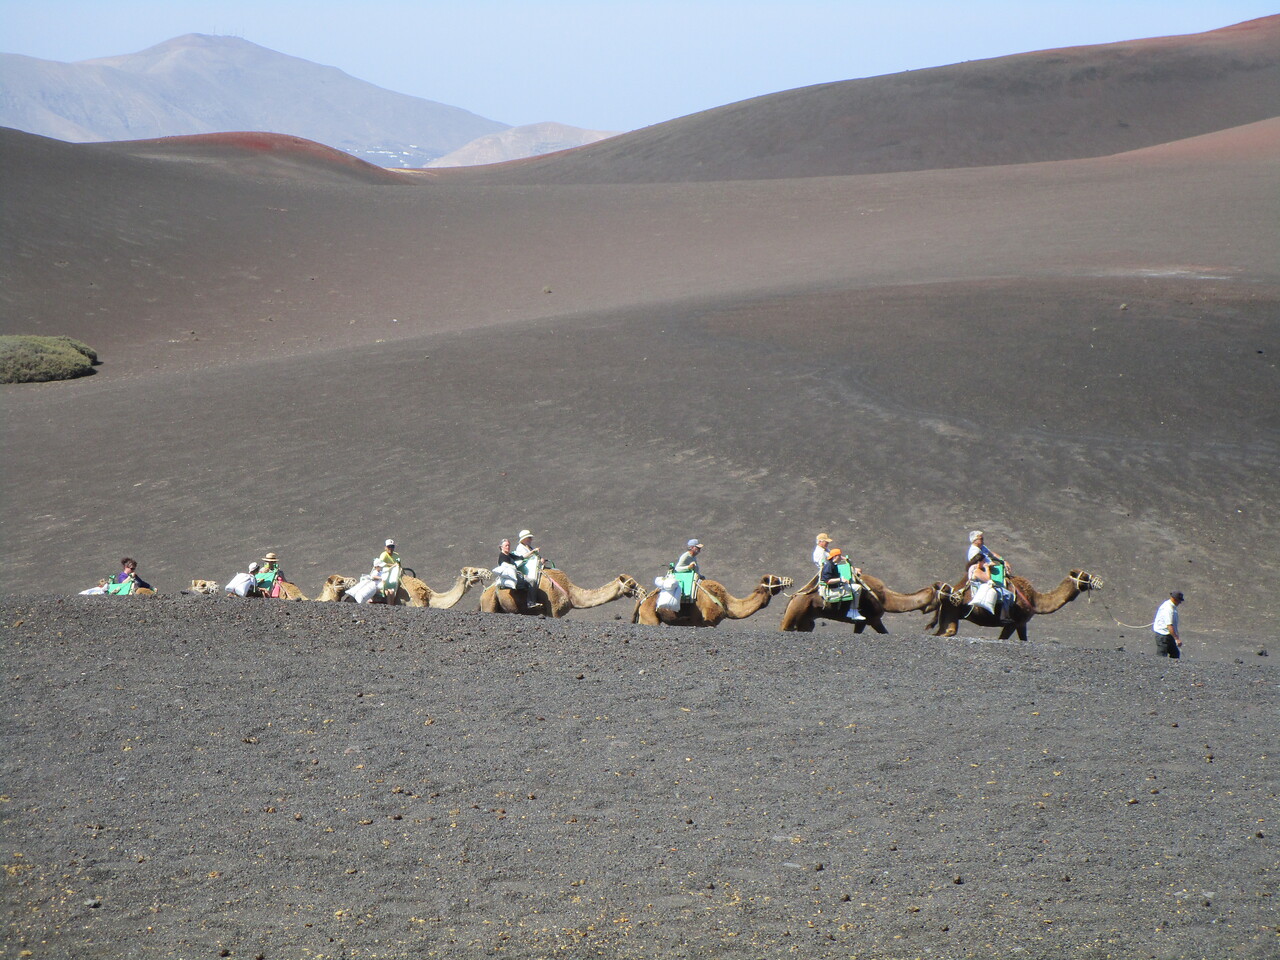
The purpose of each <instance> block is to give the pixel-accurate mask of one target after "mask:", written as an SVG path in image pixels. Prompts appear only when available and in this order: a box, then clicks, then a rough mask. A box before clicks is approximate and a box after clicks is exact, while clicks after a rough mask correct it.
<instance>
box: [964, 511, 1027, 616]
mask: <svg viewBox="0 0 1280 960" xmlns="http://www.w3.org/2000/svg"><path fill="white" fill-rule="evenodd" d="M984 539H985V538H984V537H983V534H982V531H981V530H974V531H972V532H971V533H970V534H969V556H968V560H967V561H966V565H965V575H966V576H967V577H968V578H969V595H970V596H971V597H972V598H973V602H974V603H976V604H977V605H978V606H981V607H986V609H987V610H988V612H990V613H991V614H992V615H993V616H995V615H996V610H995V600H999V601H1000V613H999V617H1000V619H1001V620H1008V619H1009V609H1010V607H1012V606H1013V602H1014V599H1015V598H1014V595H1013V591H1012V590H1010V589H1009V588H1008V587H1007V586H1006V585H1005V582H1004V580H1005V576H1006V574H1007V568H1008V564H1007V563H1006V562H1005V559H1004V557H1002V556H1000V554H998V553H996V552H995V551H993V550H992V549H991V548H990V547H988V546H987V545H986V543H984V542H983V541H984ZM993 564H999V567H998V570H999V575H998V576H997V571H996V570H993V569H992V565H993Z"/></svg>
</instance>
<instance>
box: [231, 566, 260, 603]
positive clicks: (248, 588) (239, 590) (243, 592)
mask: <svg viewBox="0 0 1280 960" xmlns="http://www.w3.org/2000/svg"><path fill="white" fill-rule="evenodd" d="M257 573H258V564H257V563H256V562H255V563H251V564H249V569H248V571H247V572H245V573H237V574H236V575H235V576H234V577H232V578H231V579H230V580H228V581H227V584H226V586H224V587H223V588H222V589H223V591H224V592H225V593H234V594H235V595H236V596H237V597H248V596H255V595H256V594H257V589H258V586H257V585H258V581H257Z"/></svg>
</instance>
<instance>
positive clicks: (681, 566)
mask: <svg viewBox="0 0 1280 960" xmlns="http://www.w3.org/2000/svg"><path fill="white" fill-rule="evenodd" d="M701 552H702V544H701V543H699V542H698V538H697V537H694V538H693V539H692V540H690V541H688V542H687V543H686V544H685V549H684V553H682V554H680V558H679V559H678V560H676V562H675V563H673V564H672V565H671V573H672V574H673V575H674V576H675V578H676V583H677V585H679V587H680V602H681V604H686V603H693V602H694V600H695V599H696V598H697V596H698V581H699V580H701V579H702V571H701V570H699V569H698V554H700V553H701Z"/></svg>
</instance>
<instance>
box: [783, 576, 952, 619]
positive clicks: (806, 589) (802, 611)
mask: <svg viewBox="0 0 1280 960" xmlns="http://www.w3.org/2000/svg"><path fill="white" fill-rule="evenodd" d="M862 586H863V590H862V595H861V596H860V597H859V598H858V612H859V613H861V614H862V615H863V616H864V617H866V619H865V620H863V621H860V622H856V623H853V632H854V633H861V632H862V631H863V630H864V629H866V628H867V627H870V628H871V629H872V630H874V631H875V632H876V633H888V632H889V631H888V630H886V629H885V626H884V620H883V617H884V615H885V614H886V613H910V612H911V611H913V610H924V609H925V608H926V607H928V606H930V604H931V603H932V602H933V601H934V600H935V599H936V598H937V596H938V590H939V588H940V587H942V584H941V583H934V584H931V585H930V586H927V587H921V588H920V589H919V590H917V591H916V592H915V593H898V592H897V591H896V590H890V589H889V588H888V587H886V586H885V585H884V581H883V580H881V579H879V578H878V577H873V576H870V575H868V574H865V573H864V574H862ZM819 619H823V620H835V621H836V622H838V623H850V622H851V621H849V620H848V619H847V618H845V617H841V616H839V615H838V614H837V613H836V607H833V606H831V605H830V604H828V603H826V602H825V601H824V600H823V599H822V596H821V595H820V594H819V593H818V578H817V577H814V578H813V579H812V580H810V581H809V582H808V583H807V584H805V585H804V586H803V587H801V588H800V589H799V590H798V591H796V593H795V595H794V596H792V598H791V600H790V601H789V602H788V603H787V609H786V612H785V613H783V615H782V624H781V626H780V627H779V628H778V629H780V630H784V631H788V630H797V631H800V632H801V633H809V632H811V631H812V630H813V627H814V624H815V622H816V621H817V620H819Z"/></svg>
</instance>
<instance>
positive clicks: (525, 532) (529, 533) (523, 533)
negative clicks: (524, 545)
mask: <svg viewBox="0 0 1280 960" xmlns="http://www.w3.org/2000/svg"><path fill="white" fill-rule="evenodd" d="M532 536H533V531H532V530H521V531H520V536H518V537H516V540H523V539H525V538H526V537H532Z"/></svg>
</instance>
